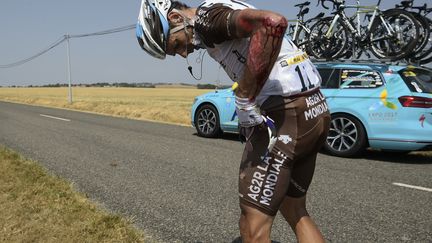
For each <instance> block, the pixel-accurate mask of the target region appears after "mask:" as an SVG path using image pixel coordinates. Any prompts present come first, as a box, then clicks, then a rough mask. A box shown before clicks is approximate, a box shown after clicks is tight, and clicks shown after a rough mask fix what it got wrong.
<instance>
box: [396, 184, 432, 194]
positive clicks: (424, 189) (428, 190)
mask: <svg viewBox="0 0 432 243" xmlns="http://www.w3.org/2000/svg"><path fill="white" fill-rule="evenodd" d="M392 184H393V185H395V186H401V187H408V188H412V189H417V190H422V191H427V192H432V189H431V188H427V187H422V186H413V185H408V184H403V183H398V182H393V183H392Z"/></svg>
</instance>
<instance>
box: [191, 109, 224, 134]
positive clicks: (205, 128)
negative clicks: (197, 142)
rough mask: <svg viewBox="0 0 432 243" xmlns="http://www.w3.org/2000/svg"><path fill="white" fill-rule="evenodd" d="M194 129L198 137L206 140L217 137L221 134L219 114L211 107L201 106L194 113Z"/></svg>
mask: <svg viewBox="0 0 432 243" xmlns="http://www.w3.org/2000/svg"><path fill="white" fill-rule="evenodd" d="M195 128H196V130H197V132H198V135H199V136H201V137H206V138H214V137H217V136H218V135H219V134H220V133H221V129H220V122H219V114H218V112H217V110H216V108H215V107H214V106H213V105H209V104H207V105H203V106H201V107H200V108H199V109H198V111H197V112H196V113H195Z"/></svg>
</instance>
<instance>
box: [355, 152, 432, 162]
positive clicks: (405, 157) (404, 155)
mask: <svg viewBox="0 0 432 243" xmlns="http://www.w3.org/2000/svg"><path fill="white" fill-rule="evenodd" d="M357 158H358V159H368V160H377V161H383V162H390V163H400V164H432V152H409V153H408V152H390V151H380V150H366V151H364V152H363V153H362V154H361V155H359V156H358V157H357Z"/></svg>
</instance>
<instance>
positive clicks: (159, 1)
mask: <svg viewBox="0 0 432 243" xmlns="http://www.w3.org/2000/svg"><path fill="white" fill-rule="evenodd" d="M170 7H171V0H142V1H141V8H140V13H139V16H138V22H137V25H136V36H137V38H138V42H139V44H140V46H141V48H142V49H143V50H144V51H146V52H147V53H148V54H150V55H152V56H154V57H156V58H160V59H165V56H166V45H167V41H168V35H169V29H170V28H169V23H168V17H167V15H168V11H169V9H170Z"/></svg>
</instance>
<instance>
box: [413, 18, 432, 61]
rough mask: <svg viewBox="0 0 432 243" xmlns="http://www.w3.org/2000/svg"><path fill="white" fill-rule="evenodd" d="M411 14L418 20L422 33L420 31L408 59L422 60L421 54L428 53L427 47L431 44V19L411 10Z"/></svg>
mask: <svg viewBox="0 0 432 243" xmlns="http://www.w3.org/2000/svg"><path fill="white" fill-rule="evenodd" d="M411 14H412V15H413V16H414V17H415V19H416V20H417V22H418V25H419V30H420V33H419V37H418V41H417V45H416V47H415V48H414V50H413V53H412V55H410V56H408V60H410V61H413V62H419V61H420V60H421V56H424V54H427V52H426V49H425V48H426V47H427V46H428V44H429V40H430V39H431V38H430V35H431V33H430V27H429V21H428V19H427V18H426V17H424V16H422V15H421V14H419V13H414V12H411ZM429 46H432V45H429Z"/></svg>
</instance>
